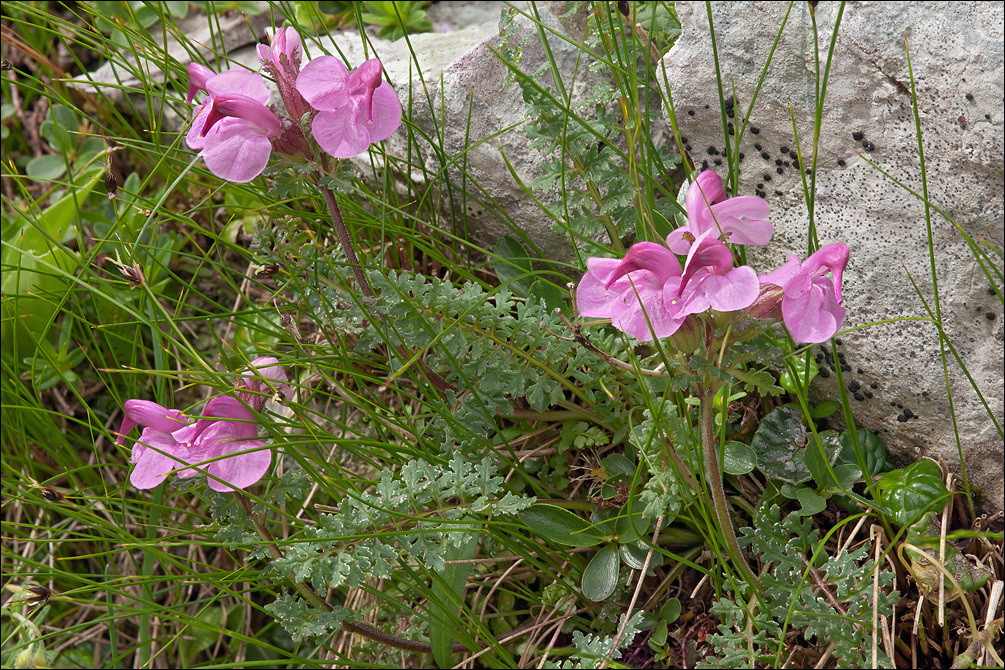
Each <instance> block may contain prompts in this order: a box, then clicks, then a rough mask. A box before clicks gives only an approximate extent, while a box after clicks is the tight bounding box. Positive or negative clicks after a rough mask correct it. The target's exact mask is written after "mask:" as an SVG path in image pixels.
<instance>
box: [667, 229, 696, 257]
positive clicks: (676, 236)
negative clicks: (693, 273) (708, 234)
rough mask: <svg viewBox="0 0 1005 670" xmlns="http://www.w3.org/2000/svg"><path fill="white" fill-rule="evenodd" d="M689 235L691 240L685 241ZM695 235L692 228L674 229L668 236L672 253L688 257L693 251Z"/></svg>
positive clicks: (668, 243) (668, 244)
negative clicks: (685, 237) (688, 253)
mask: <svg viewBox="0 0 1005 670" xmlns="http://www.w3.org/2000/svg"><path fill="white" fill-rule="evenodd" d="M685 235H688V236H690V237H691V239H689V240H688V239H684V236H685ZM694 237H695V235H694V233H693V232H692V231H691V227H690V226H681V227H680V228H674V229H673V230H672V231H670V234H669V235H667V246H668V247H670V251H672V252H674V253H675V254H679V255H681V256H685V255H687V252H689V251H690V250H691V242H692V241H693V240H694Z"/></svg>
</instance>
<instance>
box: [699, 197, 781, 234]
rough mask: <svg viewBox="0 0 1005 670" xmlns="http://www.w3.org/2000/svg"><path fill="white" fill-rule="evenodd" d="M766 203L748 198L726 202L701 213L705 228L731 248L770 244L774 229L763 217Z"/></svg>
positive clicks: (767, 210) (766, 212) (766, 210)
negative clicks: (735, 245)
mask: <svg viewBox="0 0 1005 670" xmlns="http://www.w3.org/2000/svg"><path fill="white" fill-rule="evenodd" d="M770 211H771V207H769V206H768V203H767V202H765V201H764V200H762V199H761V198H757V197H755V196H752V195H742V196H738V197H736V198H730V199H729V200H727V201H725V202H720V203H718V204H716V205H713V206H712V209H711V210H707V211H705V212H703V213H702V216H704V217H705V218H706V219H707V221H706V222H705V225H706V227H707V228H711V229H714V230H716V231H720V233H721V234H723V235H725V236H726V239H727V241H729V242H730V243H731V244H752V245H757V246H764V245H766V244H767V243H768V242H770V241H771V235H772V233H774V230H775V227H774V226H772V225H771V223H769V222H768V221H767V220H766V219H765V217H767V216H768V213H769V212H770Z"/></svg>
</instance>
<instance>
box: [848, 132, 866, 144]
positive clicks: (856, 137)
mask: <svg viewBox="0 0 1005 670" xmlns="http://www.w3.org/2000/svg"><path fill="white" fill-rule="evenodd" d="M863 137H865V133H863V132H861V131H858V130H856V131H855V132H854V133H852V134H851V138H852V139H853V140H855V141H856V142H861V141H862V138H863Z"/></svg>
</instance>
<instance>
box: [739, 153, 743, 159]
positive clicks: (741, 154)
mask: <svg viewBox="0 0 1005 670" xmlns="http://www.w3.org/2000/svg"><path fill="white" fill-rule="evenodd" d="M740 160H741V161H742V160H743V152H742V151H741V152H740Z"/></svg>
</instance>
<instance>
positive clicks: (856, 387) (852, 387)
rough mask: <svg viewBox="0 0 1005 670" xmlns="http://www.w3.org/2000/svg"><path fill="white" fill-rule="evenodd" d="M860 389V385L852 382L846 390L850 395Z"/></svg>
mask: <svg viewBox="0 0 1005 670" xmlns="http://www.w3.org/2000/svg"><path fill="white" fill-rule="evenodd" d="M860 388H862V385H861V384H859V383H858V382H856V381H852V382H851V383H850V384H848V390H849V391H851V392H852V393H854V392H855V391H857V390H859V389H860Z"/></svg>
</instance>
